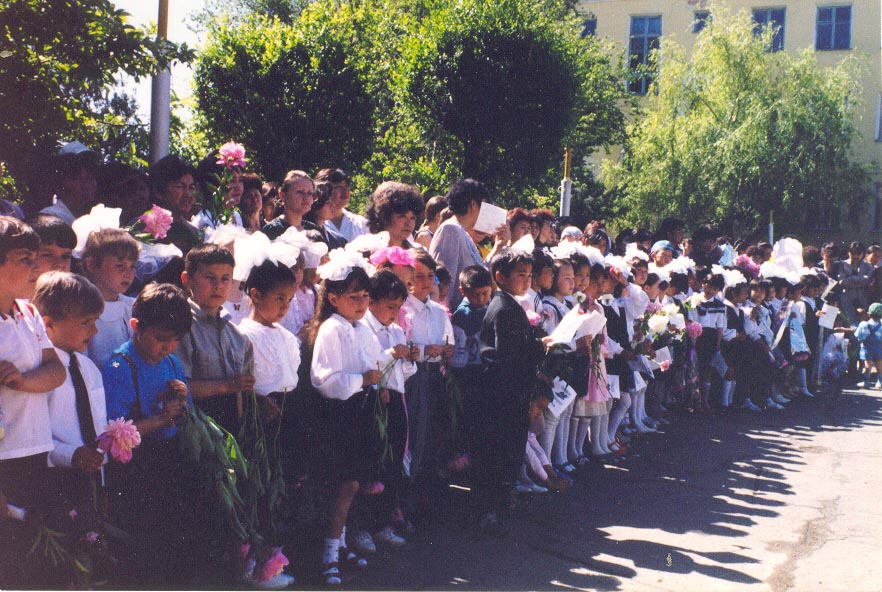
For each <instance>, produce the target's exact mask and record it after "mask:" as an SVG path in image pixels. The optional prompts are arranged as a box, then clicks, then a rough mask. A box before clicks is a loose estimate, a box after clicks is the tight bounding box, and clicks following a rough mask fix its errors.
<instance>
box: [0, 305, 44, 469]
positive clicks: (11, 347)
mask: <svg viewBox="0 0 882 592" xmlns="http://www.w3.org/2000/svg"><path fill="white" fill-rule="evenodd" d="M14 309H15V312H13V314H12V316H5V315H3V316H2V317H0V360H5V361H7V362H11V363H12V364H14V365H15V367H16V368H18V370H19V372H21V373H22V374H23V373H25V372H29V371H31V370H33V369H34V368H37V367H39V366H40V365H41V364H42V363H43V350H44V349H50V348H52V342H51V341H49V336H48V335H46V326H45V325H44V324H43V319H42V317H40V313H39V312H37V309H35V308H34V307H33V305H31V304H28V303H27V302H25V301H24V300H16V302H15V306H14ZM47 396H48V395H47V394H46V393H43V394H36V393H26V392H22V391H16V390H13V389H11V388H9V387H6V386H0V409H2V410H3V416H4V419H3V425H4V429H5V435H4V436H3V439H0V460H7V459H10V458H23V457H25V456H32V455H34V454H40V453H42V452H48V451H50V450H52V447H53V444H52V428H51V427H50V424H49V404H48V399H47Z"/></svg>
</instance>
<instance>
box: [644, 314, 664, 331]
mask: <svg viewBox="0 0 882 592" xmlns="http://www.w3.org/2000/svg"><path fill="white" fill-rule="evenodd" d="M667 328H668V317H666V316H664V315H652V316H651V317H649V330H650V331H651V332H652V333H655V334H656V335H658V334H660V333H664V332H665V330H666V329H667Z"/></svg>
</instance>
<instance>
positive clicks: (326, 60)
mask: <svg viewBox="0 0 882 592" xmlns="http://www.w3.org/2000/svg"><path fill="white" fill-rule="evenodd" d="M580 31H581V23H580V21H579V20H578V18H577V17H576V16H575V13H574V12H573V11H572V9H571V8H570V7H568V6H567V5H566V4H565V3H564V2H558V1H557V0H545V1H543V2H533V1H530V0H501V1H499V2H492V3H490V2H483V1H480V0H463V1H461V2H456V3H453V2H448V1H441V0H424V1H422V2H403V1H400V0H377V1H374V2H346V3H344V2H338V1H337V0H317V1H315V2H312V3H310V4H309V5H308V6H306V7H305V8H304V9H303V10H302V11H301V12H300V13H299V15H298V16H297V18H296V20H294V21H293V22H292V23H291V24H290V25H289V24H286V23H284V22H282V21H281V20H279V19H268V18H266V17H263V16H252V17H248V18H246V19H244V20H242V19H240V20H239V21H238V22H237V24H235V25H233V24H232V21H229V20H227V21H224V20H221V21H215V24H214V25H213V26H212V27H211V28H210V29H209V34H210V36H209V42H208V45H207V47H206V48H205V50H204V52H203V53H202V55H201V56H200V59H199V62H198V66H197V74H196V85H197V98H198V113H199V118H200V119H199V121H200V125H201V128H202V129H203V131H204V132H205V134H206V137H207V138H208V139H209V140H210V141H211V142H212V143H217V142H219V141H222V140H226V139H229V138H235V139H237V140H239V141H242V142H245V144H246V145H247V146H248V147H249V148H250V149H251V150H252V155H253V156H254V159H255V162H256V164H257V166H258V168H259V170H260V172H262V173H263V174H265V175H270V176H278V174H280V172H281V171H283V170H286V169H288V168H291V167H292V166H300V167H303V168H306V169H307V170H312V169H314V168H315V167H318V166H327V165H335V166H342V167H344V168H348V169H349V170H350V171H352V172H353V173H355V176H356V184H357V185H358V186H360V187H362V188H363V189H366V190H368V191H369V190H370V188H372V187H374V186H375V185H376V184H377V183H379V182H380V181H382V180H385V179H390V178H395V179H399V180H402V181H405V182H410V183H415V184H418V185H420V186H421V187H422V188H423V189H424V190H426V191H432V192H441V191H443V190H444V189H445V188H446V187H447V185H448V184H449V183H450V182H451V181H452V180H454V179H456V178H458V177H460V176H464V175H470V176H475V177H478V178H481V179H482V180H484V181H485V182H487V183H488V184H489V185H490V186H491V187H492V188H493V189H494V190H495V191H496V194H497V196H498V197H500V198H501V199H502V200H503V201H505V202H508V203H527V201H528V200H529V199H530V198H531V197H532V196H541V195H549V194H551V195H553V194H555V193H556V187H557V185H558V183H559V178H560V168H561V162H562V153H563V148H564V146H565V145H566V144H568V143H569V144H570V145H573V146H574V147H575V148H576V154H577V158H579V159H581V158H584V157H585V156H587V155H588V154H589V153H590V151H591V150H592V149H593V148H594V147H595V146H597V145H599V144H604V143H611V142H616V141H620V140H621V135H622V133H623V130H624V117H623V115H622V113H621V111H620V109H619V106H618V104H617V101H619V100H621V99H622V98H623V92H622V86H621V84H620V83H619V80H620V78H619V76H618V75H617V74H616V72H615V69H614V68H613V67H612V65H611V64H610V60H609V58H608V57H607V54H606V52H605V51H604V48H603V47H601V46H600V44H599V43H598V42H597V41H595V40H594V39H582V38H581V36H580ZM617 134H618V135H617Z"/></svg>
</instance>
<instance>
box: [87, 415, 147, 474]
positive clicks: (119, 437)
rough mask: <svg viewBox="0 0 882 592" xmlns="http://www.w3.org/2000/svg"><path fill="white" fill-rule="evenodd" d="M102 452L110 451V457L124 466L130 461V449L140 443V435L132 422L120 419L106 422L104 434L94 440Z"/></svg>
mask: <svg viewBox="0 0 882 592" xmlns="http://www.w3.org/2000/svg"><path fill="white" fill-rule="evenodd" d="M96 442H97V444H98V448H100V449H101V451H102V452H107V451H108V450H109V451H110V456H112V457H113V458H114V459H115V460H118V461H119V462H121V463H123V464H125V463H127V462H129V461H130V460H132V449H133V448H135V447H136V446H138V445H139V444H140V443H141V434H139V433H138V428H136V427H135V424H134V423H132V420H131V419H129V420H125V419H123V418H122V417H120V418H119V419H114V420H113V421H111V422H108V424H107V427H106V428H105V429H104V433H102V434H101V435H100V436H98V438H97V440H96Z"/></svg>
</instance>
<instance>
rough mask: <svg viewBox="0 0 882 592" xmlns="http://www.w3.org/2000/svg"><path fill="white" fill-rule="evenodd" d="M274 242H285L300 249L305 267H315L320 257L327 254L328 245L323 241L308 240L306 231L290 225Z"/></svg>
mask: <svg viewBox="0 0 882 592" xmlns="http://www.w3.org/2000/svg"><path fill="white" fill-rule="evenodd" d="M276 242H281V243H285V244H288V245H291V246H294V247H297V248H298V249H299V250H300V253H303V258H304V259H305V260H306V265H305V267H306V269H316V268H317V267H318V266H319V263H320V262H321V260H322V257H324V256H325V255H327V254H328V245H327V244H325V243H323V242H316V241H312V240H309V237H308V236H306V233H305V232H303V231H302V230H297V228H295V227H293V226H292V227H290V228H288V229H287V230H285V232H283V233H282V235H281V236H280V237H278V238H277V239H276Z"/></svg>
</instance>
